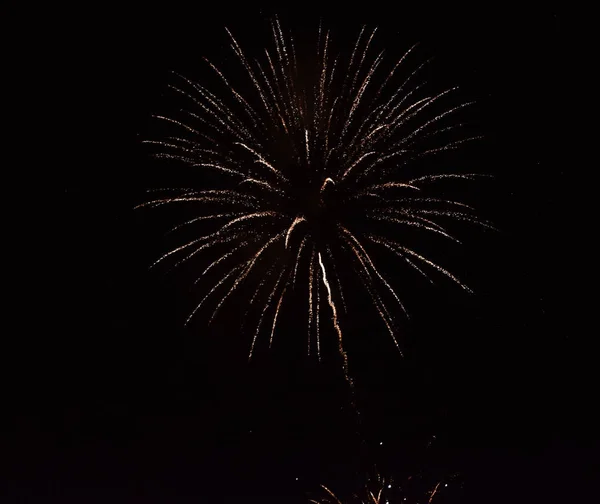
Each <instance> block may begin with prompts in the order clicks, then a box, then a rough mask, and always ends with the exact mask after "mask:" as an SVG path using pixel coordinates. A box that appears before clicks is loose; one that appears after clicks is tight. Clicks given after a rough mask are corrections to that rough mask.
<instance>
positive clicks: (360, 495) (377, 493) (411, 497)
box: [309, 474, 460, 504]
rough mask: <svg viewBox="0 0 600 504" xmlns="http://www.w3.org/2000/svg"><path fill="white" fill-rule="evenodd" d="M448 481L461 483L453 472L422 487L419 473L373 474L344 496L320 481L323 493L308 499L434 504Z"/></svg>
mask: <svg viewBox="0 0 600 504" xmlns="http://www.w3.org/2000/svg"><path fill="white" fill-rule="evenodd" d="M449 484H451V485H452V486H457V485H460V483H456V475H454V476H452V477H450V478H448V479H441V480H437V481H434V482H432V483H430V484H429V485H428V486H427V485H425V488H426V489H424V488H423V487H424V482H423V481H422V478H420V477H419V476H418V475H417V476H409V477H408V478H405V479H404V480H402V481H396V480H394V479H392V478H387V479H386V478H384V477H382V476H381V475H379V474H376V475H375V476H374V477H369V478H368V479H367V482H366V483H365V484H364V487H363V488H362V489H360V490H359V491H358V492H355V493H353V494H352V495H351V496H350V497H349V498H347V499H346V498H342V497H341V496H338V495H336V494H335V493H334V492H333V491H332V490H330V489H329V488H328V487H326V486H325V485H321V488H322V496H321V497H319V498H317V499H309V502H311V503H312V504H349V503H353V504H413V503H422V504H433V503H435V502H437V501H438V499H439V498H440V497H441V496H442V494H445V493H447V491H448V490H449V488H448V485H449Z"/></svg>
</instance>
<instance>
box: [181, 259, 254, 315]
mask: <svg viewBox="0 0 600 504" xmlns="http://www.w3.org/2000/svg"><path fill="white" fill-rule="evenodd" d="M243 266H244V265H243V264H239V265H236V266H234V267H233V268H232V269H231V270H230V271H229V273H227V274H226V275H225V276H224V277H223V278H221V280H219V282H218V283H217V284H216V285H215V286H214V287H213V288H212V289H211V290H210V291H209V292H208V294H206V296H204V297H203V298H202V300H201V301H200V302H199V303H198V304H197V305H196V308H194V309H193V310H192V312H191V313H190V314H189V316H188V318H187V320H186V321H185V325H188V324H189V323H190V321H191V320H192V319H193V318H194V315H195V314H196V312H197V311H198V310H199V309H200V308H201V306H202V305H203V304H204V301H206V300H207V299H208V297H209V296H210V295H211V294H212V293H213V292H214V291H216V290H217V289H218V288H219V286H221V285H222V284H223V283H225V281H226V280H227V279H228V278H229V277H230V276H231V275H233V274H234V273H236V272H237V271H239V270H241V269H242V268H243Z"/></svg>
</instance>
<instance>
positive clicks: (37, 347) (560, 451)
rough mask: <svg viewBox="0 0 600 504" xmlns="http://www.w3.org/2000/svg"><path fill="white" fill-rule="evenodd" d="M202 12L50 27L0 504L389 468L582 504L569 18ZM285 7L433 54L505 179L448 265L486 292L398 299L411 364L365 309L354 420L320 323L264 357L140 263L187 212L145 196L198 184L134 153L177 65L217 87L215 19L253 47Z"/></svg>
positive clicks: (225, 489) (306, 483) (590, 464)
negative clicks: (40, 180) (48, 150)
mask: <svg viewBox="0 0 600 504" xmlns="http://www.w3.org/2000/svg"><path fill="white" fill-rule="evenodd" d="M200 5H202V4H201V3H198V7H195V8H186V9H183V8H181V9H178V8H175V7H169V8H167V9H166V10H163V9H161V8H155V9H150V10H148V9H139V10H138V9H134V8H125V9H123V8H108V7H106V6H102V5H98V6H96V7H91V6H86V7H85V8H81V10H80V11H78V12H75V13H72V12H71V13H69V15H70V16H72V19H73V23H68V22H67V21H66V18H65V17H64V16H66V14H67V13H66V12H65V13H62V14H61V13H59V12H54V13H52V16H53V19H56V20H57V23H56V24H54V25H53V26H54V29H53V30H52V35H51V37H52V39H53V41H56V42H58V44H57V46H58V48H57V50H56V52H55V53H54V54H55V58H56V60H57V65H56V70H55V71H54V72H45V73H44V75H41V76H40V79H41V80H42V81H43V80H44V79H49V80H52V81H54V83H55V84H56V83H57V82H58V83H60V85H59V87H60V88H62V93H61V94H60V95H57V97H56V101H57V102H58V103H59V107H58V108H59V110H62V111H63V112H64V113H63V114H61V120H60V133H59V136H60V140H58V142H62V143H58V144H57V147H58V150H60V151H61V153H60V154H59V158H60V159H59V161H56V162H54V163H53V166H55V168H54V169H55V170H57V171H56V174H57V175H56V180H57V181H58V186H57V187H56V190H54V189H53V190H52V191H53V195H52V196H51V197H49V198H48V199H49V201H50V203H49V204H48V205H46V206H44V208H43V210H42V213H41V215H40V218H41V219H42V222H43V223H44V224H43V226H41V227H43V228H44V229H43V233H41V234H40V235H39V236H40V242H38V243H36V242H35V240H34V244H33V245H32V250H34V251H35V250H38V251H39V253H36V254H34V255H33V259H32V261H33V264H31V265H30V266H29V268H28V269H27V271H28V272H35V273H34V275H33V277H34V280H32V281H31V282H30V283H29V284H28V285H29V287H27V288H26V293H25V294H24V295H23V301H24V304H25V305H26V307H27V308H26V311H25V312H24V313H25V315H24V317H25V318H22V320H21V322H20V324H18V325H17V326H15V327H13V329H11V330H10V331H7V334H5V338H7V339H8V343H7V345H6V348H7V351H6V352H5V358H6V360H7V365H6V366H4V370H5V371H7V373H6V376H7V378H6V379H5V380H4V382H3V385H4V386H5V387H6V393H5V394H3V403H4V405H5V406H6V412H8V415H7V414H6V413H5V415H4V419H3V422H2V431H1V433H0V501H1V502H6V503H9V502H10V503H12V502H15V503H16V502H19V503H20V502H52V503H54V502H56V503H81V502H86V503H88V502H89V503H95V502H112V503H132V502H135V503H180V502H181V503H184V502H185V503H188V502H189V503H192V502H223V503H229V502H261V503H270V502H273V503H275V502H290V503H296V502H298V503H300V502H307V499H308V498H309V497H313V498H314V497H315V495H316V492H318V489H319V485H320V484H326V485H327V486H328V487H330V488H332V489H334V490H336V491H339V493H340V494H344V492H348V491H351V490H352V489H354V488H355V487H356V485H357V484H360V481H362V479H364V476H365V474H367V473H368V472H371V473H372V472H373V471H375V469H377V470H379V471H380V472H381V473H382V474H384V475H392V476H397V478H398V479H401V478H402V477H405V476H407V475H410V474H421V475H422V480H423V483H422V488H423V489H425V490H426V489H429V488H431V482H435V481H437V480H439V479H440V478H449V477H450V476H452V475H455V474H457V475H458V476H456V477H455V478H454V479H451V480H450V481H449V485H448V487H447V488H445V489H444V493H443V494H440V496H439V502H440V503H454V502H468V503H470V502H474V503H475V502H478V503H495V502H503V503H507V502H513V503H519V502H523V503H525V502H527V503H534V502H557V503H558V502H561V503H570V502H583V501H584V499H586V498H590V496H591V495H592V494H591V493H590V492H591V489H592V484H593V483H594V480H595V479H597V474H598V463H597V460H598V455H599V453H600V452H599V449H598V448H599V444H598V435H597V433H596V431H595V430H594V426H595V423H596V422H597V419H598V418H597V413H595V412H594V404H593V400H592V398H593V396H594V392H595V391H596V387H595V386H594V383H595V378H596V377H597V372H596V371H595V368H594V366H595V359H594V355H593V352H592V351H591V349H592V347H593V345H592V342H591V341H590V337H591V332H590V330H589V329H585V328H584V324H583V322H582V317H581V315H580V312H581V311H583V306H582V305H581V304H580V302H579V301H578V298H579V297H580V296H581V294H580V292H581V287H580V286H579V285H580V282H581V277H578V275H580V274H581V273H577V274H576V273H575V272H576V271H579V270H581V269H582V264H581V260H580V259H578V257H579V251H578V249H579V248H580V246H581V245H580V240H579V239H578V235H579V230H578V227H579V226H578V225H577V224H576V223H577V215H576V211H575V210H574V208H575V204H576V202H577V197H576V196H575V194H576V193H575V187H576V185H577V184H578V183H580V182H581V180H580V179H579V177H578V176H573V175H574V173H575V172H577V171H578V170H580V168H579V167H578V166H576V165H574V164H573V162H572V157H571V155H572V150H573V145H574V142H573V134H572V128H571V124H572V123H573V121H574V114H573V112H572V110H571V109H570V100H569V98H568V97H569V96H572V95H573V93H575V92H576V89H577V83H576V82H575V80H574V79H573V77H572V76H573V71H572V70H573V68H572V67H573V63H572V62H571V61H570V58H571V55H570V53H569V43H568V38H569V35H568V32H567V29H568V28H569V26H568V21H567V17H566V16H564V13H563V12H562V11H561V10H551V9H541V10H539V11H522V10H512V9H508V8H506V7H504V6H503V5H501V4H498V5H496V6H491V5H488V6H486V8H481V9H480V10H466V9H456V10H455V9H451V8H447V9H446V10H443V11H439V10H437V7H435V8H434V7H432V6H425V5H421V6H419V7H410V8H406V9H405V8H404V6H403V5H401V4H397V5H396V4H394V5H393V6H388V7H381V6H377V2H375V3H373V2H366V3H365V4H364V5H360V6H359V5H358V4H357V5H356V6H352V5H351V4H348V5H347V6H346V7H344V8H343V9H341V11H340V10H336V9H334V8H332V7H331V8H330V7H327V8H316V7H315V8H313V7H310V8H308V7H305V6H301V5H296V4H289V6H285V7H284V6H282V7H280V8H279V9H272V8H269V9H267V8H260V7H244V8H242V9H240V8H238V7H234V5H233V4H228V3H225V2H222V3H219V2H216V3H214V4H211V5H210V7H201V6H200ZM272 14H278V15H279V17H280V20H281V22H282V24H283V26H285V27H288V28H290V29H292V30H293V31H294V33H302V34H315V35H316V30H317V26H318V22H319V17H322V18H323V21H324V25H325V26H328V27H330V28H332V29H333V30H334V38H335V40H337V41H338V42H343V41H346V42H347V43H348V47H349V50H351V44H353V43H354V40H355V37H356V35H357V34H358V32H359V31H360V28H361V26H362V25H363V24H367V25H368V26H371V27H372V26H378V27H379V31H378V35H377V38H376V40H378V43H379V44H380V46H379V47H385V48H386V50H387V51H388V52H389V57H392V58H397V57H399V56H400V55H401V54H402V53H403V52H404V51H405V50H406V49H408V47H410V46H411V45H412V44H414V43H415V42H421V47H420V50H421V51H422V52H421V54H422V56H423V57H424V58H425V57H430V56H433V57H434V60H433V63H432V68H433V70H432V72H433V77H434V78H436V79H439V81H440V83H441V84H440V87H443V86H444V85H455V84H458V85H459V86H461V93H463V94H462V95H461V96H464V97H472V98H475V99H476V100H477V104H476V105H475V107H474V109H473V112H472V115H471V116H470V117H471V119H472V121H473V123H474V124H475V127H476V128H477V130H478V131H481V132H482V133H483V134H484V135H485V139H484V141H483V142H482V143H481V145H480V147H478V148H477V149H476V150H475V154H473V151H469V154H464V156H472V155H476V156H477V161H476V163H477V166H479V167H480V171H482V172H483V173H487V174H491V175H494V177H495V178H494V180H493V181H492V182H490V181H485V182H482V183H478V184H475V185H473V186H471V187H473V190H474V191H475V198H476V201H477V203H478V208H479V209H480V213H481V215H482V216H484V217H485V218H487V219H489V220H491V221H493V222H494V223H495V224H496V225H497V227H498V228H500V232H498V233H493V232H482V231H481V230H479V229H473V228H471V227H468V226H467V227H464V228H463V231H462V235H461V236H462V237H463V238H464V245H463V247H460V248H458V249H457V248H452V247H450V248H451V249H452V252H451V255H449V256H448V259H447V261H448V262H447V263H446V264H451V265H452V270H453V271H455V272H458V273H459V274H461V278H464V279H465V280H466V282H467V283H468V284H469V285H471V286H472V287H473V288H474V290H475V295H473V296H469V295H466V294H464V293H463V292H462V291H461V290H460V289H458V288H457V287H456V286H453V285H452V284H451V283H449V282H444V281H439V282H437V284H436V285H435V286H430V285H428V284H427V283H426V282H415V285H414V286H410V287H409V288H407V289H406V293H407V294H405V298H407V299H406V301H407V306H408V308H409V310H410V311H411V315H412V317H411V319H410V320H409V321H406V320H402V319H401V329H402V333H401V334H400V335H399V337H400V339H401V340H402V341H403V345H404V348H405V356H404V357H403V358H402V357H400V356H399V355H398V353H397V352H394V350H393V345H392V344H391V343H390V340H389V335H388V334H387V332H386V329H385V326H384V325H383V324H382V323H381V322H380V321H377V318H376V317H374V316H373V314H370V313H366V310H365V313H364V317H363V311H361V310H362V307H363V306H364V304H365V302H366V298H365V296H364V294H363V293H361V292H357V293H356V294H355V295H354V296H353V301H352V302H353V303H354V313H360V316H359V317H356V318H355V319H354V321H353V324H352V326H351V327H349V328H348V336H347V338H348V351H349V357H350V373H351V375H352V376H353V378H354V380H355V384H356V388H355V395H354V400H355V402H356V408H357V409H354V408H353V407H352V406H351V396H350V393H349V389H348V386H347V384H346V383H345V381H344V378H343V373H342V370H341V366H340V359H339V357H338V356H336V354H335V352H329V353H325V355H324V358H323V361H322V362H321V363H319V362H318V361H317V359H316V358H315V356H314V355H312V356H307V355H306V352H305V351H304V350H303V348H304V347H302V345H303V344H304V343H302V344H298V343H297V342H298V341H300V340H301V341H302V342H304V341H305V338H306V333H305V324H306V312H305V308H303V310H302V311H301V310H300V309H298V313H297V314H295V313H294V312H288V313H287V315H286V316H285V318H286V322H287V325H285V326H282V327H283V328H282V329H281V330H279V331H278V334H277V335H276V343H275V344H274V347H273V349H271V350H270V351H269V350H268V349H267V348H266V345H263V346H262V347H261V349H260V351H259V352H257V356H256V358H255V359H254V360H253V361H252V362H251V363H248V362H247V352H248V345H249V343H250V341H249V339H248V338H249V336H248V334H244V333H241V332H240V331H239V320H238V319H236V313H237V312H236V306H235V303H234V306H233V307H231V308H229V309H228V311H226V312H225V316H223V317H221V318H219V319H218V320H217V323H216V324H215V325H214V327H213V328H212V329H211V330H206V329H205V326H203V324H202V323H201V321H199V322H198V323H196V324H192V325H191V326H190V327H187V328H184V327H183V322H184V320H185V317H186V315H187V312H188V311H189V307H190V290H189V283H190V282H189V281H187V280H186V279H182V278H181V276H179V277H178V276H177V275H175V276H169V275H166V276H165V275H163V274H161V273H160V272H158V273H157V272H155V271H151V272H150V271H148V266H149V264H151V262H152V261H153V260H154V259H156V257H157V256H159V255H160V254H161V253H162V252H163V251H164V246H165V245H164V242H163V241H162V240H163V238H162V236H163V233H164V231H165V230H166V229H168V226H169V224H170V223H171V222H169V221H167V220H165V218H164V217H161V216H160V212H158V213H154V214H148V213H140V212H135V211H134V210H133V207H134V206H135V205H136V204H138V203H140V202H141V201H142V200H143V198H144V192H145V189H146V188H148V187H157V186H161V185H177V184H179V183H182V182H183V183H185V181H186V176H187V175H186V174H185V173H187V172H185V171H184V170H178V169H173V170H170V169H169V170H165V167H164V165H162V164H160V163H159V162H157V161H156V160H153V159H151V158H150V157H149V156H148V152H147V150H146V149H144V148H143V147H142V146H141V144H140V141H141V140H142V139H143V138H144V135H146V134H147V133H148V132H149V131H150V129H151V128H152V127H153V126H152V121H151V119H150V116H151V115H152V114H153V113H156V112H158V111H159V110H160V107H162V106H163V104H164V97H163V96H162V95H163V94H164V91H165V88H166V86H167V85H168V83H169V82H171V81H170V79H171V78H172V76H171V75H170V74H169V71H171V70H175V71H178V72H180V73H183V74H185V75H189V76H191V77H193V78H199V79H201V78H202V75H203V73H202V72H203V71H204V70H203V67H202V65H201V57H202V56H210V57H215V59H216V60H217V61H218V60H219V58H223V57H224V56H225V57H227V58H229V59H228V60H223V61H224V62H225V64H224V68H227V65H232V63H227V61H229V62H231V61H232V59H233V58H231V52H230V50H229V49H228V39H227V36H226V33H225V31H224V26H227V27H228V28H230V29H231V30H232V32H233V33H234V34H235V35H236V37H237V38H238V40H239V41H240V43H241V44H242V45H243V46H244V48H245V49H247V50H248V51H249V52H253V51H254V52H253V54H254V53H256V52H257V51H258V50H259V49H260V48H261V47H263V46H264V45H265V42H267V43H268V42H269V41H268V31H267V29H268V19H269V17H270V16H271V15H272ZM569 29H571V28H569ZM48 57H49V58H50V56H48ZM58 61H59V62H60V65H59V64H58ZM63 63H64V64H63ZM59 68H60V69H59ZM458 162H459V163H460V162H464V163H473V162H474V161H473V159H472V158H471V157H468V158H467V157H465V158H463V159H460V155H459V158H458ZM387 266H388V268H392V269H393V268H394V266H393V264H392V263H391V261H390V264H388V265H387ZM38 272H39V273H38ZM415 278H416V277H414V278H413V277H411V280H410V281H411V282H412V281H414V280H415ZM238 311H239V310H238ZM228 315H230V316H228ZM296 319H297V320H296ZM329 336H331V337H334V334H333V332H331V334H329ZM357 410H358V411H359V412H360V414H357ZM436 478H437V479H436ZM418 502H426V498H422V499H421V500H419V501H418ZM434 502H435V500H434ZM590 502H591V501H590Z"/></svg>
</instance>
